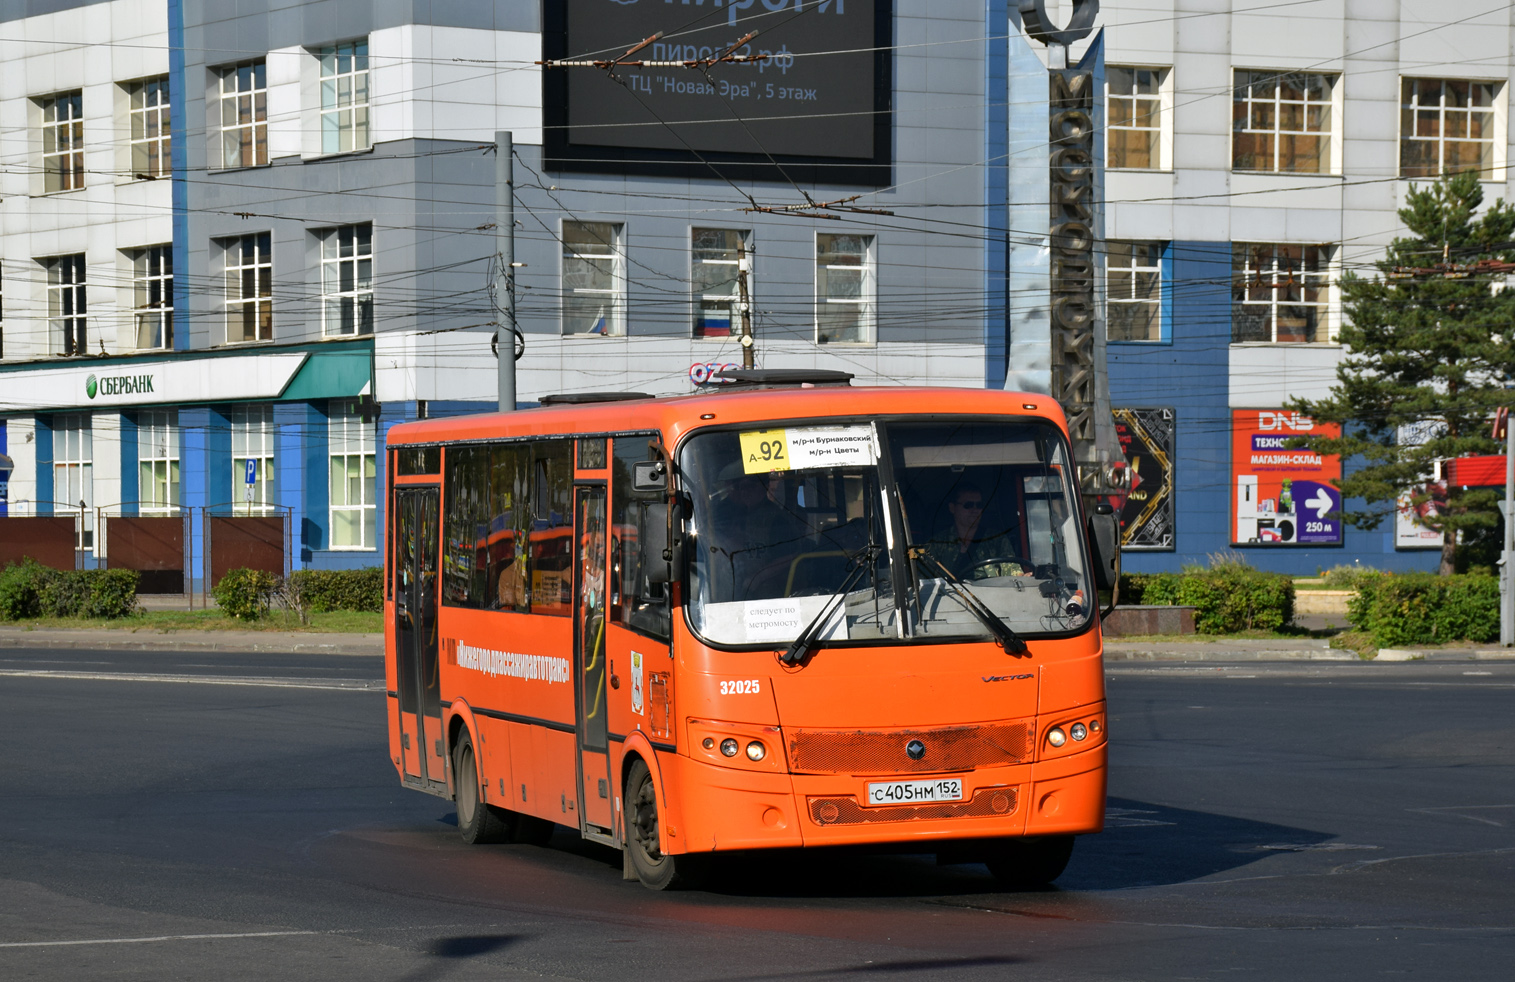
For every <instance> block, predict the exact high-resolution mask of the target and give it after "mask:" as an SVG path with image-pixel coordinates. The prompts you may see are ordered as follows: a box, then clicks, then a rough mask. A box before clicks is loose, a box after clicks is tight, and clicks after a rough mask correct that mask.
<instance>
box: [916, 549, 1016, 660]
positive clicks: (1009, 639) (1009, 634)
mask: <svg viewBox="0 0 1515 982" xmlns="http://www.w3.org/2000/svg"><path fill="white" fill-rule="evenodd" d="M910 555H911V557H912V558H914V559H917V560H924V561H925V562H927V563H930V564H931V565H932V566H935V567H936V569H937V571H938V572H940V573H941V574H942V581H943V582H944V583H946V584H947V589H948V590H951V591H952V595H953V596H954V597H956V598H957V599H958V601H959V602H961V603H962V605H963V606H964V607H967V608H968V613H970V614H972V615H973V616H974V617H976V618H978V620H979V623H981V624H983V625H984V627H986V628H988V629H989V633H990V634H992V635H994V640H995V641H997V642H999V646H1000V647H1001V648H1003V649H1005V654H1007V655H1015V656H1016V657H1020V656H1021V655H1029V654H1031V649H1030V648H1028V647H1026V642H1024V641H1022V640H1021V638H1020V635H1018V634H1016V633H1015V632H1014V631H1012V630H1010V625H1008V624H1006V623H1005V622H1004V621H1002V620H1000V619H999V616H998V615H996V614H995V613H994V611H992V610H990V609H989V608H988V607H986V606H984V602H983V601H982V600H980V599H979V598H978V595H977V594H976V593H974V592H973V591H972V590H970V589H968V586H967V584H965V583H964V582H963V581H962V580H961V579H959V578H958V575H957V574H956V573H954V572H952V570H950V569H948V568H947V567H946V566H945V565H944V564H943V563H942V561H941V560H940V559H937V558H936V557H935V556H933V555H931V554H930V553H928V552H927V551H926V550H925V549H924V548H922V547H920V546H916V547H915V548H913V549H911V550H910Z"/></svg>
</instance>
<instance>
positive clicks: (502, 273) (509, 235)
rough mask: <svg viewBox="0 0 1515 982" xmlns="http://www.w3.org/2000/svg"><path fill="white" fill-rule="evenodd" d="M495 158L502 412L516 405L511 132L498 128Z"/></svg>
mask: <svg viewBox="0 0 1515 982" xmlns="http://www.w3.org/2000/svg"><path fill="white" fill-rule="evenodd" d="M494 148H495V161H494V183H495V224H494V235H495V251H496V252H498V253H499V257H500V264H499V268H498V270H496V272H495V282H494V293H495V298H496V301H497V303H498V305H499V306H500V307H502V308H503V319H502V321H501V322H500V323H497V324H496V325H495V332H494V336H495V354H496V360H495V373H496V376H497V380H498V388H499V399H500V403H499V409H500V412H502V413H509V412H514V411H515V408H516V189H515V161H514V155H515V149H514V147H513V145H512V141H511V137H510V134H509V133H507V132H505V131H504V130H496V131H495V135H494Z"/></svg>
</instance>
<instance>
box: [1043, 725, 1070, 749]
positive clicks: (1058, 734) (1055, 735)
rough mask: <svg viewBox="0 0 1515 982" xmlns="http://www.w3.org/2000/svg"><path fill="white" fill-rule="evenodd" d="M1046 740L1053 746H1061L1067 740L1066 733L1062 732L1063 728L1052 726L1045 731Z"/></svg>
mask: <svg viewBox="0 0 1515 982" xmlns="http://www.w3.org/2000/svg"><path fill="white" fill-rule="evenodd" d="M1047 742H1048V743H1050V744H1052V746H1054V747H1061V746H1062V745H1063V744H1065V743H1067V742H1068V735H1067V734H1066V733H1064V732H1063V728H1062V727H1061V726H1054V727H1053V728H1052V729H1050V730H1048V731H1047Z"/></svg>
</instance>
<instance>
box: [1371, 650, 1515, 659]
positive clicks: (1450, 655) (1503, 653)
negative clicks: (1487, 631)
mask: <svg viewBox="0 0 1515 982" xmlns="http://www.w3.org/2000/svg"><path fill="white" fill-rule="evenodd" d="M1376 660H1377V661H1515V649H1510V648H1379V649H1378V658H1377V659H1376Z"/></svg>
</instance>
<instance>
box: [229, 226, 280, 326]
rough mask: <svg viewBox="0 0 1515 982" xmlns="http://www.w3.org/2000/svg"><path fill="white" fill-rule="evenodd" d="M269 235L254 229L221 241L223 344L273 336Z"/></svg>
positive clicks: (272, 281) (272, 287)
mask: <svg viewBox="0 0 1515 982" xmlns="http://www.w3.org/2000/svg"><path fill="white" fill-rule="evenodd" d="M272 244H273V243H272V235H271V234H270V233H268V232H255V233H253V234H252V235H243V236H239V237H237V238H235V239H227V240H225V241H224V242H222V243H221V246H222V249H223V250H224V255H225V257H226V343H227V344H236V343H238V342H242V341H272V340H273V338H274V304H273V296H274V264H273V257H272V253H271V251H270V250H271V248H272Z"/></svg>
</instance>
